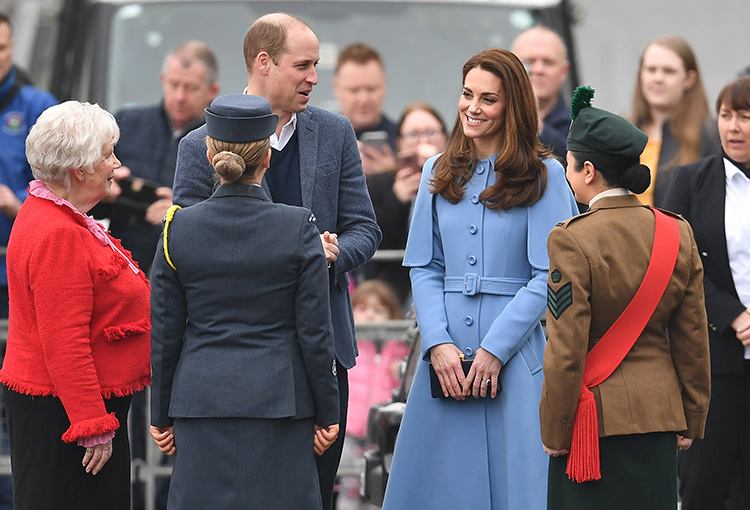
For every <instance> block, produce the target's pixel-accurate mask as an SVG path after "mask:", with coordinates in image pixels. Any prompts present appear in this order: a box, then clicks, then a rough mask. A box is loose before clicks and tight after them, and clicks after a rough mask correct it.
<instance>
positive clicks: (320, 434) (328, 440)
mask: <svg viewBox="0 0 750 510" xmlns="http://www.w3.org/2000/svg"><path fill="white" fill-rule="evenodd" d="M337 437H339V424H338V423H335V424H333V425H328V426H327V427H321V426H319V425H315V438H314V439H313V448H314V449H315V453H316V454H317V455H323V453H324V452H325V451H326V450H327V449H328V447H329V446H331V445H332V444H333V443H334V441H336V438H337Z"/></svg>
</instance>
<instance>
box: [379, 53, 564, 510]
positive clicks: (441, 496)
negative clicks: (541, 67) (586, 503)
mask: <svg viewBox="0 0 750 510" xmlns="http://www.w3.org/2000/svg"><path fill="white" fill-rule="evenodd" d="M463 80H464V81H463V91H462V94H461V98H460V100H459V105H458V106H459V114H458V118H457V119H456V124H455V127H454V129H453V132H452V134H451V138H450V141H449V143H448V148H447V149H446V152H445V153H444V154H442V155H440V156H437V157H435V158H432V159H431V160H429V161H427V163H426V164H425V167H424V169H423V173H422V183H421V187H420V190H419V194H418V196H417V200H416V205H415V210H414V216H413V220H412V226H411V231H410V233H409V242H408V245H407V248H406V255H405V257H404V265H406V266H409V267H411V268H412V269H411V280H412V290H413V293H414V304H415V306H416V311H417V318H418V322H419V327H420V331H421V335H422V350H423V352H422V354H423V360H422V361H421V362H420V365H419V367H418V369H417V373H416V376H415V379H414V383H413V386H412V389H411V392H410V394H409V400H408V402H407V405H406V412H405V414H404V419H403V422H402V425H401V429H400V432H399V436H398V440H397V443H396V450H395V454H394V459H393V465H392V469H391V472H390V478H389V481H388V487H387V491H386V496H385V502H384V507H383V508H384V509H386V510H396V509H404V508H409V509H431V510H433V509H446V510H448V509H450V510H455V509H461V508H471V509H472V510H483V509H491V510H500V509H511V510H515V509H523V510H534V509H539V510H541V509H543V508H545V506H546V476H547V459H546V458H545V455H544V454H543V452H542V451H541V446H542V444H541V441H540V438H539V437H540V436H539V413H538V403H539V398H540V396H541V389H542V377H543V375H542V355H543V352H544V344H545V338H544V332H543V330H542V326H541V323H540V320H541V319H542V317H543V316H544V314H545V312H546V304H547V273H548V268H549V261H548V257H547V248H546V243H547V235H548V234H549V232H550V230H552V227H554V226H555V224H556V223H557V222H559V221H562V220H564V219H567V218H569V217H571V216H573V215H574V214H576V213H577V208H576V203H575V200H574V199H573V195H572V193H571V191H570V188H569V186H568V184H567V182H566V181H565V175H564V171H563V168H562V166H561V165H560V163H559V162H557V161H556V160H554V159H551V157H550V152H549V151H548V150H545V149H543V148H542V145H541V143H540V142H539V138H538V136H537V131H538V120H537V112H536V104H535V99H534V92H533V90H532V88H531V83H530V82H529V78H528V75H527V73H526V70H525V69H524V67H523V65H522V64H521V62H520V61H519V60H518V59H517V58H516V57H515V55H513V53H511V52H509V51H506V50H500V49H492V50H487V51H484V52H482V53H480V54H478V55H475V56H474V57H472V58H471V59H469V61H468V62H467V63H466V64H465V65H464V69H463ZM462 359H473V363H472V364H471V368H470V369H469V371H468V373H467V374H466V375H464V370H463V369H462V363H461V361H462ZM430 362H431V363H432V366H433V368H434V372H435V376H436V379H437V382H438V383H439V388H437V389H438V393H442V397H443V398H433V397H432V395H431V388H430V374H429V370H428V363H430Z"/></svg>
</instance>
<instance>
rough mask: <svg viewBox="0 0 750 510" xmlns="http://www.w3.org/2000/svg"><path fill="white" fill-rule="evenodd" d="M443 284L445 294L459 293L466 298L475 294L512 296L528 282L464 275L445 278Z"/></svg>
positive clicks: (520, 279)
mask: <svg viewBox="0 0 750 510" xmlns="http://www.w3.org/2000/svg"><path fill="white" fill-rule="evenodd" d="M443 282H444V287H443V289H444V290H445V292H461V293H463V294H464V295H466V296H474V295H475V294H495V295H497V296H514V295H515V294H516V292H518V291H519V289H521V288H523V287H525V286H526V284H527V283H528V280H525V279H523V278H501V277H492V276H479V275H478V274H476V273H466V274H465V275H464V276H446V277H445V278H444V279H443Z"/></svg>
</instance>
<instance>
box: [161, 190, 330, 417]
mask: <svg viewBox="0 0 750 510" xmlns="http://www.w3.org/2000/svg"><path fill="white" fill-rule="evenodd" d="M314 221H315V220H314V217H313V216H312V214H311V213H310V211H309V210H306V209H303V208H301V207H291V206H287V205H283V204H274V203H273V202H271V201H270V199H269V198H268V197H267V196H266V195H265V193H264V192H263V190H262V189H261V188H260V187H258V186H253V185H249V184H225V185H223V186H221V187H219V188H218V189H217V190H216V193H214V195H213V196H212V197H211V198H210V199H208V200H206V201H204V202H201V203H200V204H197V205H195V206H192V207H187V208H185V209H181V210H178V211H177V212H176V213H175V215H174V219H173V220H172V222H171V223H170V224H169V228H168V230H167V232H168V245H167V246H168V254H169V257H170V260H171V262H172V263H173V264H174V266H175V267H176V269H173V268H172V267H171V266H170V264H169V263H168V261H167V260H166V257H165V251H164V243H163V242H162V243H159V245H158V248H157V251H156V256H155V258H154V268H153V273H152V278H151V285H152V293H151V322H152V326H151V328H152V329H151V343H152V347H151V356H152V357H151V360H152V369H153V383H152V387H151V395H152V401H151V413H152V414H151V416H152V418H151V420H152V424H153V425H157V426H168V425H170V424H171V423H172V419H173V418H226V417H232V418H287V417H293V418H309V417H314V420H315V423H316V424H318V425H321V426H327V425H330V424H333V423H338V421H339V395H338V383H337V381H336V377H335V367H333V366H332V365H333V363H335V361H334V360H335V358H334V347H333V332H332V327H331V319H330V314H329V312H328V273H327V270H326V266H327V264H326V260H325V254H324V252H323V247H322V245H321V243H320V238H319V235H318V231H317V229H316V228H315V226H314ZM269 232H273V233H274V235H269Z"/></svg>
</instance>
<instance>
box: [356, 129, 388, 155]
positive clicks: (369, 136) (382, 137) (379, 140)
mask: <svg viewBox="0 0 750 510" xmlns="http://www.w3.org/2000/svg"><path fill="white" fill-rule="evenodd" d="M359 141H360V142H362V144H363V145H364V146H365V147H372V148H374V149H376V150H378V151H380V152H383V149H384V148H385V146H386V145H388V133H386V132H385V131H367V132H365V133H362V134H361V135H360V137H359Z"/></svg>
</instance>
